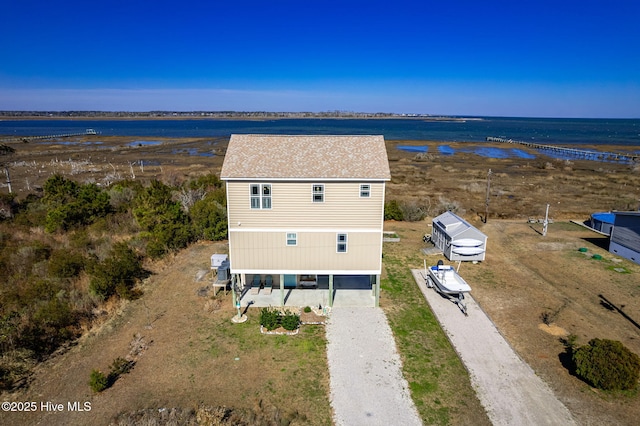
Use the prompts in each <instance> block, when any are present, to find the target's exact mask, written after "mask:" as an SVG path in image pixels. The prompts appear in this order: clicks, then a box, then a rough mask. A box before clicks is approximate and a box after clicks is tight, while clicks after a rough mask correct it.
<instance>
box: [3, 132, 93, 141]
mask: <svg viewBox="0 0 640 426" xmlns="http://www.w3.org/2000/svg"><path fill="white" fill-rule="evenodd" d="M97 134H98V132H96V131H95V130H93V129H87V130H85V131H84V132H78V133H62V134H58V135H44V136H16V137H12V138H2V139H0V143H7V142H31V141H35V140H43V139H61V138H71V137H74V136H92V135H97Z"/></svg>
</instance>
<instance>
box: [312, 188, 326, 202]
mask: <svg viewBox="0 0 640 426" xmlns="http://www.w3.org/2000/svg"><path fill="white" fill-rule="evenodd" d="M313 202H314V203H323V202H324V185H318V184H314V185H313Z"/></svg>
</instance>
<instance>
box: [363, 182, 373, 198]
mask: <svg viewBox="0 0 640 426" xmlns="http://www.w3.org/2000/svg"><path fill="white" fill-rule="evenodd" d="M370 196H371V185H360V197H361V198H368V197H370Z"/></svg>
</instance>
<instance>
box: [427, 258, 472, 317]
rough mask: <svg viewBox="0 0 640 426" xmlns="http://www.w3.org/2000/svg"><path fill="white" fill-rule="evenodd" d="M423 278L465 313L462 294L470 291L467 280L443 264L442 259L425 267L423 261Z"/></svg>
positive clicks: (430, 286) (465, 306) (465, 308)
mask: <svg viewBox="0 0 640 426" xmlns="http://www.w3.org/2000/svg"><path fill="white" fill-rule="evenodd" d="M425 270H426V271H425V280H426V283H427V287H429V288H433V289H434V290H436V291H437V292H438V293H440V294H441V295H442V296H443V297H446V298H447V299H449V300H451V301H452V302H453V303H455V304H456V305H458V307H459V308H460V310H461V311H462V313H463V314H465V315H467V305H466V304H465V303H464V294H465V293H468V292H470V291H471V287H470V286H469V284H467V282H466V281H465V280H464V278H462V277H461V276H460V275H458V272H457V271H456V270H455V269H454V268H453V267H452V266H451V265H445V264H444V263H443V262H442V260H439V261H438V264H437V265H435V266H430V267H429V268H427V262H426V261H425Z"/></svg>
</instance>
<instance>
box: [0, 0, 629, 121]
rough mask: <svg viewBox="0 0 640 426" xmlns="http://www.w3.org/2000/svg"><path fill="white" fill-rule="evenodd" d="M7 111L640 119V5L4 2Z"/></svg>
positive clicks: (586, 0)
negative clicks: (166, 111)
mask: <svg viewBox="0 0 640 426" xmlns="http://www.w3.org/2000/svg"><path fill="white" fill-rule="evenodd" d="M0 110H104V111H149V110H178V111H192V110H238V111H330V110H345V111H362V112H397V113H425V114H447V115H500V116H535V117H607V118H608V117H618V118H640V1H638V0H608V1H603V0H579V1H578V0H566V1H565V0H553V1H549V0H522V1H518V0H504V1H495V0H494V1H492V0H484V1H479V0H474V1H458V0H448V1H445V0H438V1H432V0H415V1H405V0H393V1H375V0H373V1H372V0H369V1H349V0H343V1H334V0H322V1H315V0H308V1H305V0H294V1H289V0H272V1H264V0H262V1H242V0H225V1H216V0H208V1H205V0H202V1H194V0H183V1H165V0H154V1H144V2H143V1H137V0H124V1H120V0H103V1H87V0H84V1H75V0H74V1H68V0H59V1H51V0H35V1H34V0H20V1H7V2H5V4H4V5H3V6H2V8H1V12H0Z"/></svg>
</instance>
